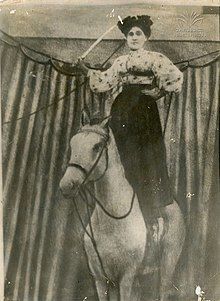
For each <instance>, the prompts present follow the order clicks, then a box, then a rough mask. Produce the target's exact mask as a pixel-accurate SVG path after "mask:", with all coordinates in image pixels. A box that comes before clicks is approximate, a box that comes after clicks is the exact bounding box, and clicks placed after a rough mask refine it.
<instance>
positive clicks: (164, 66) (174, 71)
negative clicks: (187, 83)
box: [152, 53, 183, 94]
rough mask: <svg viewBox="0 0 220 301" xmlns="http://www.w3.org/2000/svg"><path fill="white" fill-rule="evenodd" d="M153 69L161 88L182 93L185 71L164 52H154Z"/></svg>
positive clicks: (157, 83) (165, 91)
mask: <svg viewBox="0 0 220 301" xmlns="http://www.w3.org/2000/svg"><path fill="white" fill-rule="evenodd" d="M153 54H154V57H153V60H152V71H153V73H154V75H155V77H156V85H157V87H158V89H159V90H161V91H164V93H165V94H166V93H167V92H168V93H169V92H174V93H180V92H181V90H182V84H183V73H182V72H181V71H180V70H179V69H178V68H177V67H176V66H175V65H174V64H173V63H172V62H171V61H170V60H169V59H168V58H167V57H166V56H165V55H163V54H161V53H153Z"/></svg>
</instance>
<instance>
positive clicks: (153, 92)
mask: <svg viewBox="0 0 220 301" xmlns="http://www.w3.org/2000/svg"><path fill="white" fill-rule="evenodd" d="M141 93H143V94H144V95H149V96H151V97H152V98H154V99H158V98H160V97H161V96H163V95H162V94H163V93H162V91H161V90H160V89H159V88H153V89H151V90H149V89H143V90H141Z"/></svg>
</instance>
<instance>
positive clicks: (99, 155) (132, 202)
mask: <svg viewBox="0 0 220 301" xmlns="http://www.w3.org/2000/svg"><path fill="white" fill-rule="evenodd" d="M85 132H86V133H96V134H98V135H100V136H102V137H103V138H104V141H105V143H104V144H103V147H102V149H101V151H100V152H99V154H98V156H97V158H96V159H95V162H94V164H93V165H92V167H91V169H90V170H89V171H87V170H86V169H85V168H84V167H82V166H81V165H79V164H77V163H71V162H70V163H69V164H68V167H74V168H77V169H79V170H80V171H82V172H83V174H84V175H85V179H84V180H83V182H82V183H81V184H80V186H79V187H78V188H77V191H76V194H78V192H79V191H80V188H81V186H83V187H84V188H85V190H86V191H87V192H88V193H89V194H90V196H91V197H92V199H93V200H94V201H95V203H97V204H98V205H99V207H101V208H102V210H103V211H104V212H105V214H106V215H108V216H109V217H111V218H113V219H117V220H120V219H124V218H126V217H127V216H128V215H129V214H130V213H131V211H132V209H133V205H134V200H135V192H134V191H133V195H132V199H131V205H130V208H129V210H128V211H127V212H126V213H125V214H123V215H121V216H115V215H113V214H111V213H110V212H108V211H107V210H106V209H105V207H104V206H103V205H102V203H101V202H100V200H99V199H98V198H97V197H96V196H95V195H94V194H93V193H92V192H91V190H90V189H89V188H88V187H86V186H85V184H86V182H88V179H89V176H90V175H91V174H92V172H93V171H94V169H95V168H96V166H97V165H98V163H99V160H100V159H101V157H102V154H103V151H104V149H107V152H106V167H105V171H104V172H103V173H102V175H101V176H100V177H99V178H98V179H96V180H92V181H93V182H97V181H99V180H100V179H101V178H102V177H103V176H104V174H105V173H106V171H107V169H108V148H107V144H108V141H109V138H110V137H109V135H108V134H104V133H103V132H101V131H98V130H95V129H81V130H80V131H79V132H78V133H85ZM75 196H76V195H74V197H75ZM81 197H82V195H81ZM87 203H88V202H87Z"/></svg>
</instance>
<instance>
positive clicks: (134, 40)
mask: <svg viewBox="0 0 220 301" xmlns="http://www.w3.org/2000/svg"><path fill="white" fill-rule="evenodd" d="M126 39H127V44H128V47H129V48H130V49H131V50H138V49H140V48H142V47H143V46H144V44H145V42H146V41H147V37H146V36H145V34H144V32H143V31H142V30H141V28H139V27H132V28H131V30H130V31H129V32H128V34H127V37H126Z"/></svg>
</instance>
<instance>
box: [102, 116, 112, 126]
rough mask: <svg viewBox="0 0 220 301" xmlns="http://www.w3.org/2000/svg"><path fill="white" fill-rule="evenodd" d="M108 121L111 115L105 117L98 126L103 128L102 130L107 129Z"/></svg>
mask: <svg viewBox="0 0 220 301" xmlns="http://www.w3.org/2000/svg"><path fill="white" fill-rule="evenodd" d="M110 119H111V115H109V116H107V117H105V118H104V119H103V120H102V122H101V124H100V125H101V127H103V128H105V127H107V126H108V122H109V120H110Z"/></svg>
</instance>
